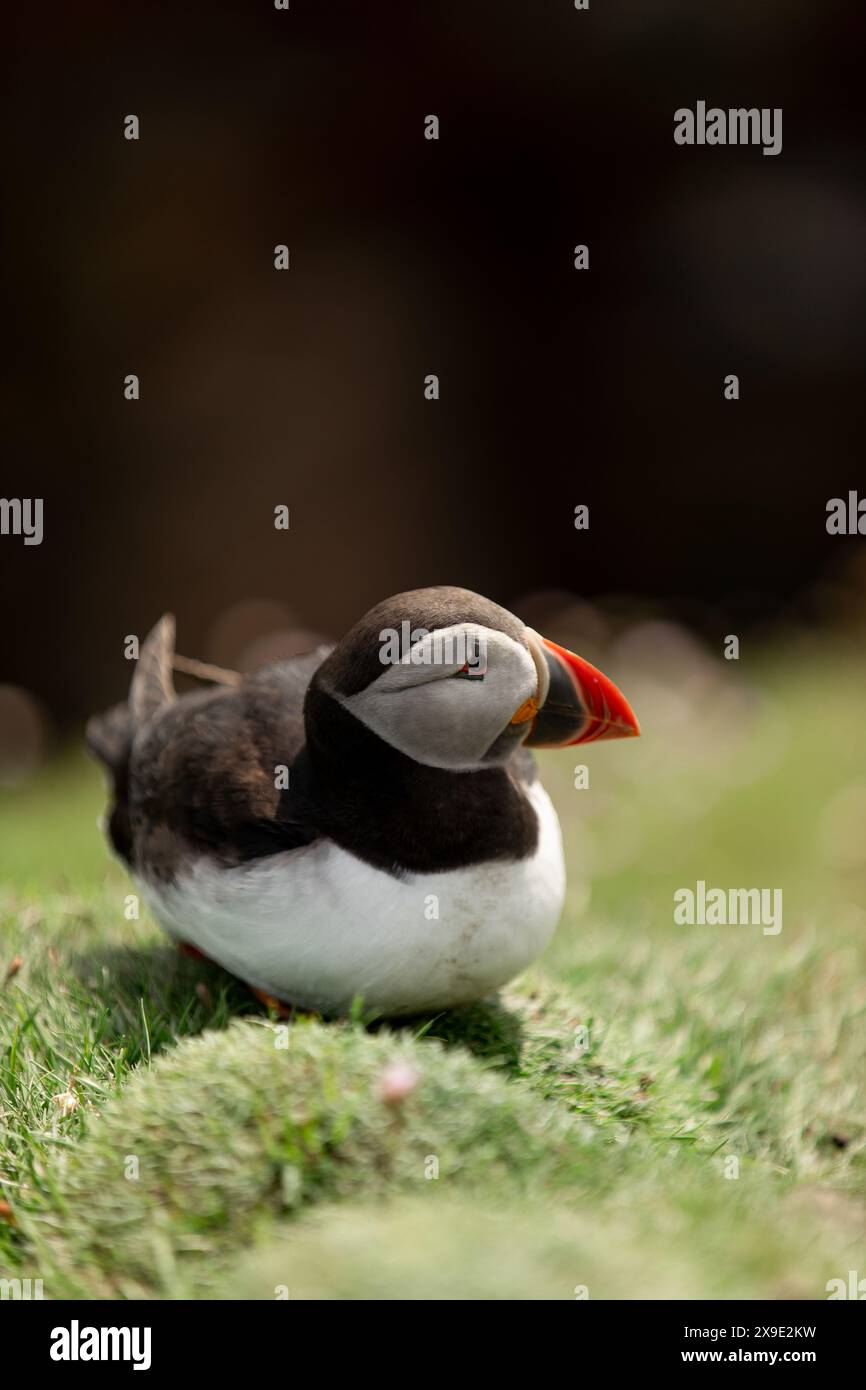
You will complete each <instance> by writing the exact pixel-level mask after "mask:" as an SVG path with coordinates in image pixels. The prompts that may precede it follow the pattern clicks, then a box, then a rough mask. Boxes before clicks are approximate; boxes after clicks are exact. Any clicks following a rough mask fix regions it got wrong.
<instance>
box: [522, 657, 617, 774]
mask: <svg viewBox="0 0 866 1390" xmlns="http://www.w3.org/2000/svg"><path fill="white" fill-rule="evenodd" d="M531 641H532V646H533V648H534V650H533V655H534V656H535V658H536V664H537V665H538V664H539V657H541V658H542V659H543V661H544V663H545V665H546V667H547V674H548V676H549V685H548V688H547V690H546V693H544V697H543V699H541V700H540V702H539V709H538V713H537V714H536V716H535V719H534V721H533V724H532V729H531V730H530V733H529V736H528V738H526V739H524V743H525V744H526V746H527V747H528V748H568V747H570V746H571V745H572V744H574V743H594V742H596V740H598V739H602V738H634V737H636V736H637V735H638V734H639V733H640V725H639V724H638V722H637V717H636V715H635V712H634V710H633V709H632V707H631V705H630V704H629V702H628V700H627V699H626V698H625V696H624V695H623V694H622V692H621V691H620V690H618V689H617V687H616V686H615V685H614V683H613V681H612V680H608V678H607V676H605V675H603V674H602V672H601V671H599V670H597V669H596V667H595V666H591V665H590V664H589V662H588V661H584V659H583V657H582V656H575V654H574V652H570V651H567V650H566V648H565V647H559V646H557V644H556V643H555V642H550V641H548V639H547V638H546V637H539V636H538V634H536V633H532V634H531ZM536 643H537V644H538V646H537V648H536ZM541 684H542V685H543V682H541ZM539 693H541V691H540V692H539Z"/></svg>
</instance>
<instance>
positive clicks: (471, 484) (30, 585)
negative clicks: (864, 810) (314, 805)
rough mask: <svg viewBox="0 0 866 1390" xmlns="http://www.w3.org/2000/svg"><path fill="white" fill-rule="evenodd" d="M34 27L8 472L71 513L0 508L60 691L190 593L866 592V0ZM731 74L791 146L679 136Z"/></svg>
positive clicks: (71, 21)
mask: <svg viewBox="0 0 866 1390" xmlns="http://www.w3.org/2000/svg"><path fill="white" fill-rule="evenodd" d="M6 24H7V34H6V44H7V55H6V60H5V62H6V67H7V80H6V84H5V85H6V92H7V112H6V120H5V121H4V130H5V140H6V141H7V148H6V151H5V161H4V163H5V171H6V180H5V182H6V185H7V192H8V195H9V196H8V212H7V221H6V233H5V249H4V255H3V269H4V273H5V280H6V288H7V315H6V322H7V337H8V340H9V346H10V348H11V365H10V367H9V370H8V373H7V375H6V377H5V381H4V388H3V415H4V420H5V425H6V434H7V448H6V450H5V460H4V466H3V471H2V486H0V493H2V495H3V496H5V497H17V496H27V497H34V496H41V497H43V498H44V499H45V536H44V541H43V543H42V545H41V546H38V547H36V546H31V547H25V546H24V545H23V543H22V541H21V539H20V538H16V537H11V536H7V537H0V566H2V584H0V623H2V627H0V631H2V663H0V681H3V682H5V683H7V684H9V685H12V686H17V687H21V689H22V690H23V691H24V692H27V695H28V696H29V697H35V699H36V700H37V701H38V702H40V704H41V706H42V707H43V708H44V709H45V710H47V711H48V712H49V713H50V715H51V716H52V719H53V722H54V723H55V724H57V725H60V726H61V727H62V726H63V725H70V724H73V723H76V722H78V721H79V720H80V719H81V718H82V717H84V716H85V715H86V714H87V713H89V712H90V711H92V710H93V709H95V708H98V707H100V706H102V705H105V704H106V703H108V702H110V701H112V700H114V699H117V698H119V697H120V696H122V695H123V694H124V692H125V690H126V687H127V684H128V679H129V665H128V663H127V662H125V661H124V660H123V646H122V644H123V638H124V636H125V635H126V634H128V633H137V634H139V635H143V634H144V633H145V632H146V631H147V629H148V628H149V627H150V626H151V625H152V623H153V622H154V621H155V620H156V618H157V617H158V616H159V615H160V613H162V612H163V610H165V609H172V610H173V611H175V612H176V614H177V616H178V623H179V647H180V649H181V650H182V651H184V652H186V653H188V654H189V655H196V656H200V657H207V658H210V659H211V660H216V661H223V662H226V663H230V662H231V661H232V660H239V659H240V656H239V647H241V646H243V647H244V650H245V651H246V654H247V658H248V657H249V647H250V643H252V644H253V646H254V647H255V650H256V655H257V657H258V658H262V657H263V656H267V655H269V654H270V653H271V651H272V650H274V651H275V650H277V649H278V648H279V647H280V642H282V643H283V645H284V646H285V644H289V645H291V642H292V641H299V640H300V641H302V640H304V639H298V637H297V633H295V636H294V637H290V636H288V635H287V634H288V633H289V632H291V631H292V630H294V629H297V628H301V629H303V630H304V632H305V633H307V634H318V633H322V634H325V635H333V636H337V635H339V634H340V633H341V632H342V631H343V630H345V628H346V627H347V626H348V625H349V624H350V623H351V622H352V621H354V619H355V618H356V617H358V616H359V615H360V614H361V613H362V612H363V611H364V610H365V609H366V608H367V607H369V606H370V605H371V604H372V603H374V602H376V601H377V600H379V599H381V598H383V597H384V596H386V595H387V594H389V593H392V592H395V591H398V590H400V589H405V588H411V587H416V586H418V585H426V584H432V583H442V582H445V583H458V584H464V585H466V586H468V587H471V588H476V589H479V590H481V591H483V592H485V593H487V594H488V595H490V596H491V597H493V598H495V599H497V600H498V601H500V602H502V603H505V604H506V605H509V606H512V607H514V608H515V609H516V610H517V611H519V612H522V613H523V614H524V616H527V617H529V618H530V619H532V618H534V617H537V614H538V612H539V611H541V610H543V609H544V608H545V605H546V604H547V606H550V605H551V604H553V606H554V607H555V606H556V603H557V602H560V601H562V602H564V601H565V600H564V598H563V597H562V596H563V595H571V594H573V595H577V596H579V597H580V598H581V599H590V600H593V601H596V600H597V601H599V602H602V601H603V602H606V603H608V605H610V604H611V603H613V604H614V606H615V605H616V603H618V602H619V603H622V604H624V605H627V606H629V608H630V611H634V610H635V609H636V608H637V609H640V610H641V611H646V612H647V613H649V614H652V613H653V612H656V611H664V612H666V613H669V614H671V615H672V616H675V617H677V618H679V619H680V620H684V621H686V622H687V623H689V624H690V625H691V626H693V627H694V628H696V629H698V630H703V631H705V632H706V633H708V634H710V635H712V636H713V640H714V641H715V640H716V639H717V637H718V634H719V632H724V633H727V632H729V631H737V632H742V631H744V630H748V629H750V628H752V629H754V628H760V629H762V630H765V629H767V628H770V629H772V628H773V627H774V625H784V624H785V623H788V622H791V621H794V622H797V623H809V622H812V623H818V624H820V623H823V622H829V621H832V620H833V618H834V613H835V611H836V609H837V608H838V607H839V606H840V605H844V604H845V603H849V604H850V603H854V604H855V605H857V604H860V605H862V606H863V607H864V608H866V597H864V596H866V571H864V569H863V568H862V554H863V548H864V546H866V541H864V540H862V539H860V540H858V539H855V538H844V537H830V536H828V535H827V533H826V530H825V520H826V513H825V506H826V502H827V499H828V498H830V497H832V496H844V495H845V494H846V492H847V490H848V489H849V488H857V487H858V485H859V486H860V489H861V493H862V492H866V471H864V469H863V465H862V457H863V442H862V424H863V413H864V412H863V386H862V375H861V372H862V352H863V347H864V342H863V336H864V333H863V326H864V280H866V263H864V254H863V249H864V229H866V201H864V190H863V179H862V174H863V168H862V139H861V136H862V125H861V120H860V116H861V110H860V106H859V101H860V96H859V93H860V91H861V90H862V64H863V52H864V46H863V38H864V31H866V12H864V11H863V9H862V7H859V6H855V5H853V4H851V3H847V4H840V3H834V0H821V3H817V0H812V2H808V0H785V2H784V3H783V0H760V3H758V0H702V3H701V4H700V5H697V4H695V3H694V0H654V2H653V3H651V4H650V3H647V0H622V3H604V0H591V8H590V9H589V11H587V12H577V11H575V9H574V8H573V3H572V0H545V2H544V3H543V4H540V3H534V4H533V3H529V0H522V2H520V3H518V0H450V3H433V2H432V0H428V2H427V3H424V4H414V5H413V4H409V3H406V0H403V2H402V3H385V2H384V0H378V2H377V3H369V4H367V3H364V4H362V3H355V4H346V3H329V4H325V3H322V0H291V9H290V10H289V11H288V12H277V11H275V10H274V8H273V5H272V3H271V0H258V3H246V4H241V3H235V4H232V5H229V4H224V3H199V4H195V5H179V4H172V5H167V4H161V5H153V4H148V5H131V6H125V7H122V8H121V7H119V6H117V5H116V4H114V5H109V4H107V3H93V2H92V0H91V2H90V3H88V2H87V0H81V3H79V4H77V5H75V6H71V5H69V6H62V5H56V6H48V7H47V8H46V7H32V8H30V9H25V8H24V7H18V12H17V13H16V14H14V15H12V16H9V17H7V21H6ZM699 99H702V100H705V101H706V102H707V103H708V105H719V106H722V107H725V108H727V107H728V106H758V107H782V108H783V109H784V126H783V138H784V144H783V150H782V153H781V154H780V155H779V156H778V157H776V158H769V157H764V156H763V155H762V153H761V150H760V148H749V147H746V148H682V147H678V146H676V145H675V144H674V141H673V114H674V111H675V110H676V108H678V107H680V106H690V107H694V105H695V103H696V102H697V101H698V100H699ZM130 113H134V114H136V115H137V116H138V117H139V119H140V122H141V138H140V139H139V141H138V142H137V143H134V142H130V141H127V140H125V139H124V135H123V121H124V117H125V116H126V115H127V114H130ZM431 113H435V114H436V115H437V116H438V117H439V119H440V122H441V138H440V139H439V141H438V142H432V141H428V140H425V138H424V118H425V116H426V115H428V114H431ZM277 243H286V244H288V246H289V248H290V253H291V269H290V270H289V271H288V273H278V272H277V271H275V269H274V267H273V249H274V246H275V245H276V244H277ZM577 243H586V244H588V246H589V250H590V269H589V271H588V272H577V271H576V270H575V269H574V268H573V248H574V246H575V245H576V244H577ZM731 372H734V373H737V374H738V375H739V378H740V389H741V399H740V400H739V401H738V402H736V403H733V402H728V401H726V400H725V399H724V398H723V379H724V376H725V375H726V374H727V373H731ZM128 373H136V374H138V375H139V377H140V379H141V399H140V400H139V401H136V402H128V401H126V400H124V395H123V383H124V378H125V376H126V375H127V374H128ZM428 373H436V374H438V376H439V378H440V382H441V399H440V400H439V401H437V402H429V401H426V400H425V399H424V378H425V376H426V375H427V374H428ZM280 503H283V504H285V505H287V506H288V507H289V508H290V512H291V527H290V530H289V531H288V532H284V531H277V530H275V529H274V525H273V509H274V507H275V506H276V505H278V504H280ZM579 503H585V504H586V505H588V506H589V508H590V529H589V530H588V531H586V532H578V531H576V530H575V529H574V525H573V515H574V508H575V506H576V505H577V504H579ZM858 565H859V566H860V568H859V569H858ZM852 594H853V595H854V598H853V599H852V597H851V596H852ZM279 634H282V636H279ZM256 644H258V645H257V646H256Z"/></svg>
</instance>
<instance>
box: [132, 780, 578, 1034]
mask: <svg viewBox="0 0 866 1390" xmlns="http://www.w3.org/2000/svg"><path fill="white" fill-rule="evenodd" d="M526 794H527V796H528V798H529V800H530V802H531V803H532V806H533V808H534V810H535V812H536V815H537V816H538V821H539V840H538V846H537V848H536V852H535V854H534V855H533V856H532V857H531V858H528V859H523V860H519V861H515V862H504V861H503V862H498V861H496V862H490V863H485V864H479V865H477V866H474V867H469V868H462V869H455V870H451V871H449V872H447V873H441V874H435V873H431V874H415V875H410V876H409V877H408V878H405V879H397V878H394V877H393V876H392V875H390V874H386V873H382V872H381V871H380V870H378V869H375V868H373V867H372V866H371V865H369V864H366V863H364V862H363V861H362V860H360V859H356V858H355V856H354V855H352V854H349V853H347V852H346V851H345V850H342V849H340V848H339V847H338V846H337V845H335V844H334V843H333V842H332V841H328V840H322V841H317V842H315V843H314V844H311V845H308V846H305V847H304V848H302V849H297V850H289V851H287V852H286V853H285V854H276V855H272V856H270V857H269V858H267V859H263V860H258V861H256V862H254V863H252V864H247V865H242V866H240V867H237V868H231V869H220V868H217V867H215V866H214V864H213V862H212V861H210V860H207V859H204V858H202V859H200V860H198V861H197V862H195V863H194V864H193V865H192V866H191V868H190V869H189V870H188V872H187V873H186V874H185V875H184V876H183V877H181V878H179V879H178V880H177V881H176V882H175V883H174V884H172V885H170V886H166V885H165V884H155V883H153V882H148V881H145V882H144V883H143V888H144V892H145V896H146V897H147V899H148V901H149V902H150V905H151V907H152V909H153V912H154V915H155V916H156V917H157V918H158V920H159V921H160V922H161V923H162V925H163V926H164V927H165V929H166V931H167V932H168V933H169V934H170V935H171V936H173V937H175V938H176V939H177V940H178V941H184V942H188V943H189V944H191V945H193V946H197V947H198V949H199V950H200V951H202V952H203V953H204V954H205V955H206V956H209V957H210V959H211V960H215V961H217V962H218V963H219V964H220V965H222V966H224V967H225V969H226V970H230V971H231V972H232V974H234V975H237V976H238V977H239V978H240V979H242V980H245V981H246V982H247V983H248V984H251V985H254V986H255V987H256V988H258V989H260V990H264V991H265V992H266V993H268V994H272V995H274V996H276V997H277V998H278V999H283V1000H286V1001H288V1002H291V1003H294V1004H298V1005H300V1006H301V1007H303V1008H309V1009H315V1010H317V1011H319V1012H321V1013H328V1014H333V1013H341V1012H344V1011H345V1010H346V1009H348V1007H349V1006H350V1004H351V1003H352V1000H353V999H354V998H355V996H357V995H362V996H363V1000H364V1007H365V1008H369V1009H375V1010H378V1011H381V1012H382V1013H384V1014H387V1015H390V1016H392V1017H393V1016H395V1015H398V1014H411V1013H416V1012H420V1011H426V1010H435V1009H442V1008H447V1007H450V1006H453V1005H455V1004H460V1003H466V1002H468V1001H470V1000H473V999H478V998H480V997H482V996H483V995H485V994H487V993H489V992H490V991H491V990H494V989H497V988H498V987H499V986H500V985H503V984H505V983H506V981H508V980H510V979H512V978H513V976H514V975H516V974H517V973H518V972H519V971H521V970H522V969H524V967H525V966H527V965H528V964H529V963H530V961H532V960H534V959H535V957H536V956H537V955H538V954H539V953H540V952H541V951H542V950H543V949H544V947H545V946H546V945H547V942H548V941H549V940H550V938H551V936H552V935H553V931H554V929H555V927H556V923H557V921H558V918H559V914H560V912H561V910H562V903H563V898H564V895H565V865H564V862H563V854H562V836H561V834H560V829H559V821H558V820H557V816H556V812H555V810H554V808H553V805H552V803H551V801H550V798H549V797H548V795H547V793H546V791H545V790H544V788H543V787H542V786H541V784H540V782H537V781H536V782H535V783H534V784H533V785H532V786H531V787H530V788H528V790H527V793H526Z"/></svg>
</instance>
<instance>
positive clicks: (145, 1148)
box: [0, 650, 866, 1299]
mask: <svg viewBox="0 0 866 1390" xmlns="http://www.w3.org/2000/svg"><path fill="white" fill-rule="evenodd" d="M643 668H644V669H638V670H637V671H636V673H633V674H631V675H630V676H629V677H628V679H627V678H626V673H625V672H624V671H622V670H620V671H618V672H617V674H618V675H621V676H622V682H623V686H624V688H626V689H627V690H628V692H629V695H633V696H634V703H635V705H636V707H637V708H638V711H639V713H640V715H641V717H642V722H643V725H644V737H643V738H642V739H641V740H640V742H639V743H634V744H620V745H617V744H614V745H609V746H607V747H605V746H601V747H595V748H590V749H589V750H587V752H586V754H585V756H581V755H580V754H579V752H578V755H577V756H575V750H572V751H571V752H566V753H562V754H555V755H549V756H547V757H546V758H545V762H544V767H543V772H544V777H545V781H546V782H547V784H548V786H549V787H550V789H551V791H552V793H553V795H554V798H555V800H556V802H557V805H558V808H559V811H560V817H561V820H562V823H563V828H564V834H565V840H566V850H567V857H568V863H569V882H570V891H569V902H568V906H567V909H566V913H565V916H564V920H563V923H562V925H561V927H560V930H559V932H558V934H557V938H556V940H555V942H554V944H553V946H552V947H551V948H550V950H549V951H548V952H547V954H546V956H545V958H544V959H543V960H542V961H541V962H539V964H538V966H537V967H536V969H535V970H534V971H533V972H532V974H531V975H530V976H529V977H527V978H525V979H523V980H521V981H519V982H516V983H515V985H514V986H513V987H512V989H510V990H509V991H508V992H506V994H505V995H504V997H503V998H502V999H501V1000H499V1001H489V1002H485V1003H482V1004H478V1005H475V1006H473V1007H471V1008H468V1009H464V1010H459V1011H456V1012H454V1013H451V1014H446V1015H442V1016H439V1017H438V1018H435V1019H428V1020H419V1021H417V1022H413V1023H412V1024H411V1025H408V1026H404V1027H400V1028H389V1027H387V1026H382V1025H378V1026H374V1027H373V1028H365V1027H364V1026H362V1024H361V1023H360V1022H358V1021H354V1022H348V1023H340V1024H323V1023H320V1022H317V1021H315V1020H309V1019H306V1020H303V1019H302V1020H299V1021H297V1022H296V1023H294V1024H292V1025H290V1027H289V1028H288V1030H287V1031H285V1030H284V1031H283V1032H280V1031H279V1029H278V1028H277V1026H276V1024H275V1023H274V1021H273V1020H270V1021H269V1020H268V1019H267V1018H266V1017H265V1016H264V1015H263V1013H262V1011H261V1009H260V1008H259V1006H258V1005H257V1004H255V1002H254V1001H253V1000H251V998H250V997H249V995H248V994H247V992H246V991H245V990H244V988H243V987H242V986H240V985H239V984H237V982H235V981H233V980H232V979H231V978H230V977H228V976H227V975H225V974H224V973H223V972H222V971H220V970H219V969H217V968H216V967H211V966H207V965H203V964H200V963H196V962H192V961H190V960H188V959H186V958H184V957H181V956H180V955H179V954H178V953H177V952H176V951H175V950H174V949H173V948H172V947H170V946H169V945H168V944H167V943H166V942H165V940H164V938H163V937H162V936H161V935H160V933H159V931H158V929H157V928H156V927H155V925H154V924H153V923H152V921H151V920H150V919H149V918H148V916H147V913H146V911H145V910H144V908H143V907H142V914H141V919H140V920H128V918H127V916H126V915H125V909H126V903H127V895H128V894H130V893H132V892H133V891H134V889H133V887H132V886H131V885H130V884H129V882H128V880H127V879H126V878H125V876H124V875H123V874H122V872H121V871H120V869H119V868H118V867H117V866H115V865H113V864H110V863H109V862H108V860H107V858H106V855H105V851H104V848H103V846H102V843H101V840H100V836H99V834H98V832H97V830H96V828H95V820H96V817H97V816H98V814H99V812H100V810H101V806H102V787H101V779H100V777H99V774H98V772H97V771H96V769H95V768H93V767H91V766H90V765H89V764H88V763H87V762H86V761H85V760H84V759H83V758H82V757H81V756H80V755H79V754H77V753H75V752H70V753H68V754H67V755H66V757H64V758H62V759H59V760H57V761H56V762H54V763H53V764H51V765H50V766H49V767H47V768H46V769H45V771H44V772H43V773H42V774H41V775H40V777H38V778H37V779H34V781H33V782H32V783H31V784H29V785H28V786H27V788H26V789H24V790H18V791H16V792H14V793H13V792H5V793H3V794H2V798H0V882H2V884H3V888H2V891H0V1196H2V1198H3V1199H4V1200H5V1201H6V1202H7V1203H8V1204H9V1206H10V1207H11V1210H12V1219H11V1220H4V1219H3V1218H2V1217H0V1277H13V1276H15V1275H18V1276H19V1277H22V1278H25V1277H30V1278H42V1279H43V1283H44V1288H45V1294H46V1296H47V1297H62V1296H64V1295H69V1294H72V1295H73V1296H76V1297H85V1298H86V1297H103V1296H110V1297H129V1296H133V1297H137V1296H154V1297H183V1296H193V1297H211V1296H217V1297H232V1296H239V1297H250V1298H273V1297H275V1296H279V1291H281V1290H288V1292H289V1294H290V1296H291V1297H293V1298H389V1297H411V1298H448V1297H458V1298H477V1297H482V1298H483V1297H491V1298H518V1299H522V1298H528V1299H535V1298H574V1297H575V1296H576V1294H575V1289H578V1288H582V1287H584V1286H586V1287H587V1288H588V1291H589V1295H590V1296H591V1297H593V1298H599V1297H609V1298H635V1297H645V1296H649V1297H679V1298H706V1297H715V1296H719V1297H743V1298H769V1297H777V1296H778V1297H791V1298H820V1297H824V1296H826V1295H825V1292H824V1289H825V1284H826V1281H827V1280H828V1279H829V1278H831V1277H836V1276H842V1277H845V1276H846V1275H847V1271H848V1270H849V1269H859V1270H860V1272H861V1273H862V1272H863V1269H864V1264H866V1249H864V1230H866V1202H864V1165H866V1158H864V1152H866V1133H864V1114H866V1107H864V1096H863V1090H864V1075H866V1068H864V1056H866V984H864V980H866V972H864V957H866V934H864V925H866V827H864V826H863V825H862V824H858V823H857V820H856V816H853V817H852V809H853V811H856V809H857V807H858V805H861V804H862V799H861V789H863V788H866V721H864V720H863V690H864V675H866V670H864V668H863V667H862V666H858V665H857V664H856V663H854V662H852V661H851V659H850V658H847V659H846V658H845V657H844V656H843V655H842V654H839V653H832V652H811V653H809V652H804V651H803V650H797V651H796V652H794V651H791V652H790V653H789V654H788V655H787V657H785V658H784V659H783V658H781V657H780V658H779V659H778V660H777V661H776V662H775V663H774V664H773V665H770V666H766V667H765V668H764V669H762V670H761V671H759V672H754V671H749V669H748V666H747V665H746V663H745V661H741V662H740V663H739V666H735V665H733V664H732V665H730V666H729V665H728V664H727V663H723V662H718V663H715V662H712V663H711V662H709V661H707V660H702V659H700V658H699V657H697V656H695V657H693V658H691V659H690V662H689V661H687V662H686V663H685V667H684V665H683V659H682V654H680V656H679V658H678V660H677V661H676V662H671V663H670V664H669V665H668V666H666V665H665V662H664V661H663V660H662V659H661V656H659V658H658V661H657V666H656V668H655V669H654V668H653V663H652V660H646V659H644V661H643ZM577 762H586V763H587V764H588V765H589V767H590V788H589V789H588V790H582V791H579V790H576V789H575V788H574V785H573V768H574V765H575V763H577ZM698 878H703V879H705V880H706V881H707V882H708V883H709V884H711V885H715V886H721V887H726V888H727V887H781V888H782V890H783V893H784V926H783V930H782V932H781V933H780V934H779V935H778V936H764V935H763V934H762V933H761V930H760V927H757V926H736V927H733V926H731V927H701V926H693V927H681V926H675V925H674V922H673V906H672V897H673V893H674V891H675V889H676V888H678V887H684V886H694V884H695V881H696V880H697V879H698ZM19 958H20V964H18V960H19ZM13 964H14V965H15V969H14V971H13V973H12V974H11V976H10V978H9V979H8V981H6V983H5V985H3V983H2V982H3V979H4V977H5V975H6V972H7V970H8V969H9V968H10V967H11V966H13ZM283 1044H285V1045H283ZM584 1044H585V1045H584ZM394 1059H402V1060H406V1061H408V1062H409V1063H410V1064H411V1065H412V1066H413V1067H414V1068H415V1070H416V1072H417V1078H418V1079H417V1084H416V1086H415V1089H414V1090H413V1091H412V1093H411V1094H410V1095H409V1096H408V1097H407V1099H406V1100H405V1101H404V1102H403V1103H402V1104H396V1105H395V1104H388V1103H387V1102H386V1101H385V1100H384V1099H383V1098H382V1096H381V1095H380V1090H379V1084H380V1079H381V1077H382V1073H383V1070H384V1069H385V1068H386V1067H387V1066H388V1064H389V1062H391V1061H393V1060H394ZM69 1096H71V1097H72V1100H71V1102H70V1101H69V1100H68V1099H67V1100H65V1101H64V1099H63V1098H64V1097H69ZM431 1159H432V1160H435V1164H433V1165H432V1167H433V1168H435V1167H436V1165H437V1164H438V1176H432V1175H431V1162H430V1160H431ZM732 1160H735V1162H732ZM734 1171H737V1173H738V1175H737V1176H735V1177H734V1176H731V1174H732V1173H733V1172H734Z"/></svg>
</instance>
